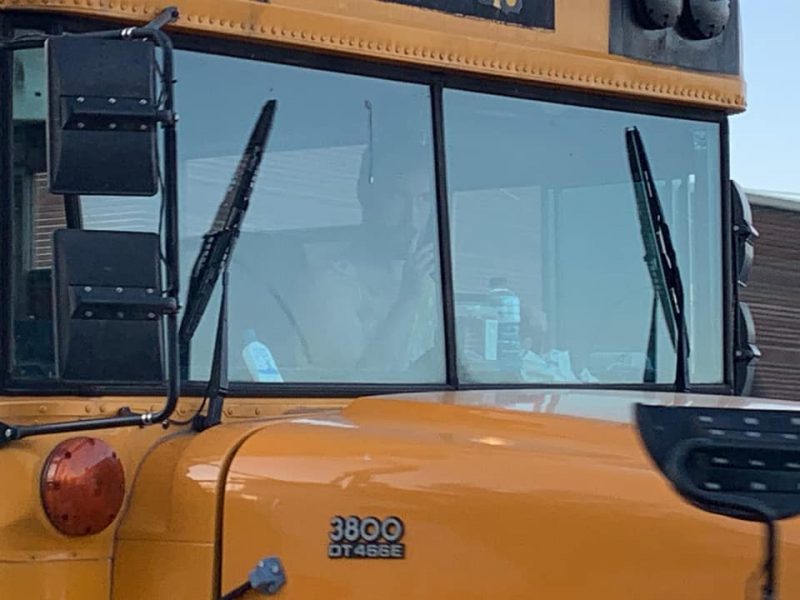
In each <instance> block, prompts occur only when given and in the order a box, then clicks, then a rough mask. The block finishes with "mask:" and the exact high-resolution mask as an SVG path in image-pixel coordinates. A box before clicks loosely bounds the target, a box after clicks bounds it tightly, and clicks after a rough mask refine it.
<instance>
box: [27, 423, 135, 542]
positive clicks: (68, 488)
mask: <svg viewBox="0 0 800 600" xmlns="http://www.w3.org/2000/svg"><path fill="white" fill-rule="evenodd" d="M41 492H42V505H43V506H44V510H45V512H46V513H47V517H48V518H49V519H50V522H51V523H52V524H53V526H54V527H55V528H56V529H58V530H59V531H60V532H61V533H64V534H66V535H74V536H78V535H92V534H95V533H99V532H101V531H103V529H105V528H106V527H108V526H109V525H110V524H111V522H112V521H113V520H114V519H115V518H116V517H117V514H119V510H120V508H121V507H122V500H123V499H124V497H125V471H124V470H123V468H122V463H121V462H120V460H119V458H118V457H117V454H116V452H114V451H113V450H112V449H111V446H109V445H108V444H107V443H105V442H104V441H103V440H98V439H96V438H90V437H77V438H72V439H69V440H64V441H63V442H61V443H60V444H58V446H56V447H55V448H54V449H53V451H52V452H51V453H50V456H48V457H47V461H46V462H45V464H44V468H43V469H42V480H41Z"/></svg>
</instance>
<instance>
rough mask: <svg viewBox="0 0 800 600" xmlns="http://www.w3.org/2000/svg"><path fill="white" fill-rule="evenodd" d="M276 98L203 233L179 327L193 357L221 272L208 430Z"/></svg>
mask: <svg viewBox="0 0 800 600" xmlns="http://www.w3.org/2000/svg"><path fill="white" fill-rule="evenodd" d="M276 104H277V102H276V101H275V100H270V101H268V102H267V103H266V104H264V107H263V108H262V109H261V114H260V115H259V117H258V120H257V121H256V124H255V126H254V127H253V131H252V133H251V134H250V139H249V141H248V142H247V146H246V147H245V149H244V152H243V153H242V157H241V159H240V160H239V165H238V166H237V168H236V172H235V173H234V175H233V179H232V180H231V184H230V186H229V187H228V191H227V192H226V193H225V198H224V199H223V201H222V203H221V204H220V206H219V209H218V210H217V214H216V217H215V218H214V222H213V223H212V224H211V228H210V229H209V231H208V233H206V234H205V235H204V236H203V244H202V246H201V247H200V252H199V253H198V255H197V259H196V260H195V263H194V267H193V269H192V276H191V280H190V282H189V292H188V296H187V299H186V311H185V312H184V316H183V320H182V321H181V327H180V332H179V340H180V343H181V346H182V353H181V357H182V358H183V357H188V356H189V344H190V342H191V340H192V336H193V335H194V333H195V331H196V330H197V326H198V324H199V323H200V319H201V318H202V316H203V313H204V312H205V309H206V307H207V306H208V302H209V300H210V299H211V293H212V292H213V291H214V286H215V285H216V282H217V279H218V278H219V276H220V274H222V299H221V300H220V307H219V317H218V320H217V333H216V338H215V340H214V358H213V361H212V363H211V374H210V376H209V380H208V387H207V389H206V399H207V400H208V402H209V405H208V412H207V414H206V416H205V417H201V416H200V414H199V412H200V410H202V406H201V407H200V409H199V410H198V414H197V415H196V417H195V418H194V423H193V426H194V428H195V429H197V430H203V429H206V428H208V427H211V426H212V425H216V424H217V423H219V422H220V419H221V417H222V403H223V401H224V399H225V396H226V394H227V392H228V368H227V364H228V341H227V338H228V266H229V265H230V258H231V254H232V253H233V248H234V246H235V244H236V240H237V238H238V237H239V230H240V228H241V224H242V220H243V219H244V215H245V213H246V212H247V207H248V205H249V203H250V195H251V194H252V191H253V182H254V181H255V178H256V174H257V173H258V168H259V166H260V165H261V159H262V158H263V157H264V150H265V148H266V145H267V138H268V137H269V132H270V130H271V129H272V121H273V118H274V116H275V107H276ZM181 367H182V371H183V373H182V376H183V377H185V378H188V371H189V361H188V359H184V363H183V364H182V365H181Z"/></svg>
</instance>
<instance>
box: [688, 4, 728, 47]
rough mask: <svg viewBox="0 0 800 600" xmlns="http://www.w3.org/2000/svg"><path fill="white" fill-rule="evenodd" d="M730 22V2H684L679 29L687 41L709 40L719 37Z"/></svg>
mask: <svg viewBox="0 0 800 600" xmlns="http://www.w3.org/2000/svg"><path fill="white" fill-rule="evenodd" d="M730 20H731V1H730V0H684V2H683V14H682V15H681V19H680V24H679V25H680V27H679V29H680V33H681V35H683V36H684V37H688V38H689V39H693V40H710V39H712V38H715V37H717V36H719V35H721V34H722V32H724V31H725V28H726V27H727V26H728V22H729V21H730Z"/></svg>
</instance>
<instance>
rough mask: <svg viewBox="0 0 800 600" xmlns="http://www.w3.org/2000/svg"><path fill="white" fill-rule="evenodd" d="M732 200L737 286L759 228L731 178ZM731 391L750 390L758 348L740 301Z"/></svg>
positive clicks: (746, 272)
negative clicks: (732, 388)
mask: <svg viewBox="0 0 800 600" xmlns="http://www.w3.org/2000/svg"><path fill="white" fill-rule="evenodd" d="M731 203H732V211H733V253H734V257H735V261H736V263H735V264H736V280H737V285H738V286H739V287H740V288H743V287H747V282H748V281H749V280H750V271H751V270H752V268H753V257H754V255H755V246H754V241H755V240H756V239H757V238H758V231H756V228H755V226H754V225H753V212H752V210H751V209H750V201H749V200H748V198H747V194H746V193H745V191H744V189H742V186H740V185H739V184H738V183H736V182H735V181H731ZM734 352H735V353H736V355H735V357H734V370H733V383H734V390H735V392H736V393H737V394H738V395H743V396H746V395H748V394H750V393H751V391H752V389H753V382H754V380H755V370H756V363H757V362H758V359H759V358H760V357H761V351H760V350H759V349H758V346H757V345H756V328H755V322H754V321H753V316H752V315H751V313H750V307H749V306H747V304H746V303H744V302H739V303H738V306H737V315H736V334H735V336H734Z"/></svg>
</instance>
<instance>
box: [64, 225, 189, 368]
mask: <svg viewBox="0 0 800 600" xmlns="http://www.w3.org/2000/svg"><path fill="white" fill-rule="evenodd" d="M53 257H54V269H53V277H54V292H55V317H56V327H55V338H56V369H57V372H58V375H59V376H60V377H61V378H62V379H65V380H68V381H81V382H91V381H106V382H107V381H115V382H120V383H129V382H153V383H162V382H163V381H164V365H163V363H164V359H163V356H164V331H163V318H162V315H163V314H164V313H165V312H167V311H168V309H170V308H172V309H174V306H172V305H173V304H174V303H175V301H174V300H173V299H171V298H164V297H162V290H161V257H160V245H159V238H158V236H157V235H156V234H154V233H132V232H118V231H89V230H80V229H60V230H58V231H56V233H55V236H54V240H53Z"/></svg>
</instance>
